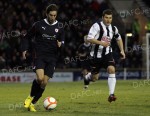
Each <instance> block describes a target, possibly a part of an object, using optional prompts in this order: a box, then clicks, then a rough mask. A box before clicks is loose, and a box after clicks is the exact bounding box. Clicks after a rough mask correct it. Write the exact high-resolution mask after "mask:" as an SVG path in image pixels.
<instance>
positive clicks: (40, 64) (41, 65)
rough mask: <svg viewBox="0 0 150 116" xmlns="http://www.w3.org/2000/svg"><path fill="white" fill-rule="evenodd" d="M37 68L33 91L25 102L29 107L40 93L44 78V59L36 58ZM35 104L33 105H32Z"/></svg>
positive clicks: (26, 106)
mask: <svg viewBox="0 0 150 116" xmlns="http://www.w3.org/2000/svg"><path fill="white" fill-rule="evenodd" d="M34 61H35V62H34V63H35V67H36V68H35V70H34V72H36V75H37V79H34V80H33V83H32V86H31V92H30V95H29V96H28V97H27V98H26V100H25V102H24V107H25V108H29V107H30V105H31V102H32V101H33V99H34V97H35V96H36V95H37V94H38V92H39V90H40V88H41V83H42V81H43V80H44V70H43V69H44V67H45V63H44V61H43V60H42V59H35V60H34ZM31 106H33V105H31Z"/></svg>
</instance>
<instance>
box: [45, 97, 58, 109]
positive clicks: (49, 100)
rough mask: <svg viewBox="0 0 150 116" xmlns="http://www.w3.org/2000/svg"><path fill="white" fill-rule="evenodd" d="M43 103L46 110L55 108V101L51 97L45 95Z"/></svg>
mask: <svg viewBox="0 0 150 116" xmlns="http://www.w3.org/2000/svg"><path fill="white" fill-rule="evenodd" d="M43 105H44V108H45V109H46V110H52V109H54V108H56V106H57V101H56V99H55V98H53V97H47V98H45V99H44V102H43Z"/></svg>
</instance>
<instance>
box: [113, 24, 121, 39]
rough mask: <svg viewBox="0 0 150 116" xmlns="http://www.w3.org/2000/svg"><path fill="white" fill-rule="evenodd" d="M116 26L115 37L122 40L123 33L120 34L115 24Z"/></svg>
mask: <svg viewBox="0 0 150 116" xmlns="http://www.w3.org/2000/svg"><path fill="white" fill-rule="evenodd" d="M114 27H115V34H114V37H115V38H116V40H120V39H121V35H120V34H119V31H118V29H117V27H116V26H114Z"/></svg>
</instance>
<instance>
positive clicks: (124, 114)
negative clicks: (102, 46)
mask: <svg viewBox="0 0 150 116" xmlns="http://www.w3.org/2000/svg"><path fill="white" fill-rule="evenodd" d="M30 87H31V83H23V84H20V83H16V84H12V83H10V84H9V83H5V84H2V83H1V84H0V116H150V81H149V80H127V81H123V80H118V81H117V86H116V92H115V93H116V96H117V98H118V99H117V101H116V102H112V103H109V102H108V101H107V98H108V86H107V81H106V80H100V81H97V82H95V83H91V85H90V86H89V89H88V90H86V91H85V90H83V82H81V81H80V82H62V83H54V82H50V83H48V85H47V87H46V90H45V92H44V94H43V96H42V98H41V99H40V100H39V102H38V103H37V105H36V109H37V112H36V113H34V112H29V111H27V110H26V109H24V107H23V102H24V100H25V98H26V97H27V95H28V94H29V91H30ZM48 96H53V97H54V98H56V100H57V102H58V105H57V107H56V109H54V110H52V111H46V110H45V109H44V108H43V100H44V98H46V97H48Z"/></svg>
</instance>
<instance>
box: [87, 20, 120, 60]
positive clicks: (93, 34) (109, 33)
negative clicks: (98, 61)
mask: <svg viewBox="0 0 150 116" xmlns="http://www.w3.org/2000/svg"><path fill="white" fill-rule="evenodd" d="M100 24H101V26H102V28H103V35H101V37H102V38H100V40H101V41H106V42H111V40H112V38H113V36H115V39H116V40H119V39H121V36H120V34H119V32H118V29H117V27H116V26H114V27H115V32H113V28H112V25H109V26H107V27H106V26H105V25H104V23H103V22H102V21H101V22H100ZM100 29H101V28H100V26H99V24H98V22H96V23H94V24H93V25H92V27H91V28H90V30H89V33H88V37H87V39H97V40H98V39H99V37H100ZM95 47H96V44H92V49H91V52H90V55H91V56H92V57H94V54H95V53H94V52H97V53H96V56H95V57H97V58H101V57H102V53H103V52H104V47H103V46H102V45H99V46H98V49H97V50H96V51H95ZM105 50H106V51H105V53H104V54H105V55H106V54H108V53H109V52H112V48H111V47H110V46H108V47H106V48H105Z"/></svg>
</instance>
